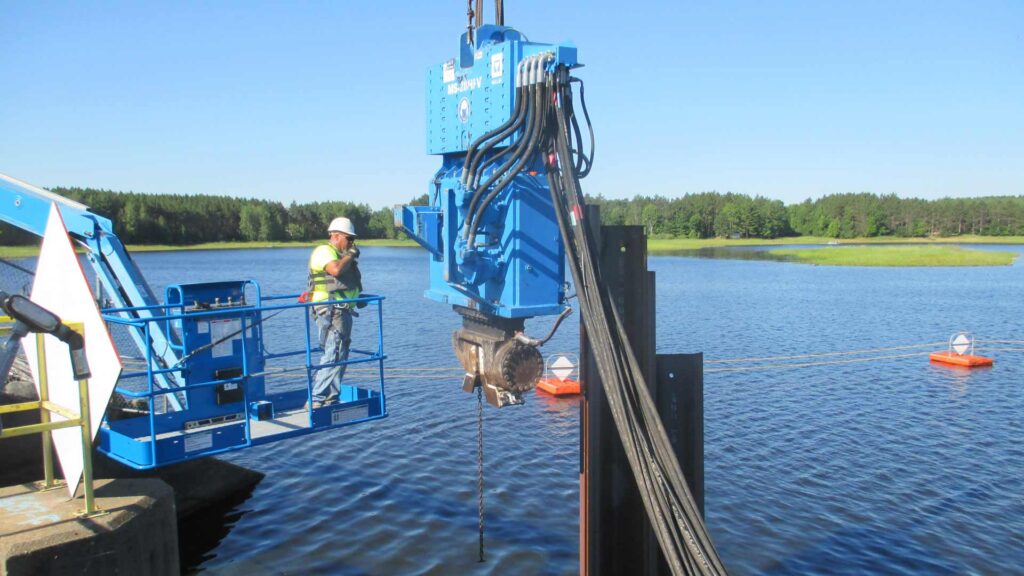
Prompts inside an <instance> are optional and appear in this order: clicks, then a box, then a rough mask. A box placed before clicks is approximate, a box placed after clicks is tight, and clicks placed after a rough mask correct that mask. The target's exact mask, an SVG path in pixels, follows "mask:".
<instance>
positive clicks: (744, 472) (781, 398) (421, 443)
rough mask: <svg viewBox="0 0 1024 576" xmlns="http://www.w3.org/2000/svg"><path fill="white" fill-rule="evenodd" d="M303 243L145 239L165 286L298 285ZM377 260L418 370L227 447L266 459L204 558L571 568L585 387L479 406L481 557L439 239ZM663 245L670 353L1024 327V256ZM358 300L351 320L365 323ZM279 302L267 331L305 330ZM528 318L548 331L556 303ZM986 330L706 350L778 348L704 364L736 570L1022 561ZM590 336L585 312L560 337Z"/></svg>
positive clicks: (1004, 387) (710, 462)
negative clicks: (969, 349) (885, 259)
mask: <svg viewBox="0 0 1024 576" xmlns="http://www.w3.org/2000/svg"><path fill="white" fill-rule="evenodd" d="M1002 248H1003V249H1009V250H1014V251H1018V252H1020V251H1021V250H1024V248H1021V247H1002ZM306 257H307V251H306V250H290V249H288V250H283V249H282V250H245V251H231V252H179V253H143V254H139V255H137V256H136V260H137V262H138V264H139V265H140V267H141V268H142V269H143V271H144V272H145V274H146V276H147V278H148V279H149V281H150V282H151V284H152V285H153V286H154V288H155V289H157V290H159V291H160V292H161V293H162V289H163V286H164V285H166V284H168V283H177V282H200V281H213V280H226V279H243V278H253V279H256V280H258V281H259V282H260V283H261V284H262V286H263V290H264V293H292V292H298V291H300V290H302V289H303V285H304V283H305V263H306ZM361 261H362V268H363V271H364V282H365V284H366V287H367V290H369V291H372V292H376V293H380V294H384V295H386V296H387V297H388V300H387V302H386V304H385V316H384V322H385V343H386V347H387V351H388V354H389V356H390V360H389V366H390V367H393V368H403V369H415V370H407V371H402V372H397V374H399V375H395V376H392V377H391V378H390V379H389V380H388V382H387V387H388V393H389V402H390V413H391V416H390V417H389V418H386V419H384V420H381V421H377V422H373V423H368V424H362V425H357V426H354V427H349V428H344V429H340V430H335V431H331V432H325V433H320V434H316V435H313V436H309V437H305V438H298V439H293V440H286V441H282V442H278V443H276V444H274V445H271V446H268V447H262V448H257V449H252V450H248V451H243V452H240V453H235V454H232V455H230V456H228V457H227V459H229V460H231V461H233V462H236V463H238V464H241V465H244V466H247V467H250V468H254V469H256V470H259V471H261V472H264V473H266V475H267V476H266V479H265V480H264V481H263V482H262V483H261V484H260V485H259V486H258V487H257V488H256V490H255V491H254V493H253V494H252V496H251V497H250V498H249V499H248V500H246V501H245V502H243V503H241V504H239V505H238V506H236V507H235V508H234V509H232V510H230V511H228V512H227V513H226V514H225V515H224V516H223V517H222V518H215V519H214V520H212V522H213V523H214V524H218V523H219V525H218V526H216V527H215V528H217V529H218V530H219V533H218V537H219V538H221V539H220V540H219V542H216V543H210V542H202V546H203V547H204V548H203V549H202V550H200V552H201V554H193V555H192V557H191V558H189V562H191V563H193V564H194V565H193V567H192V568H193V569H197V570H202V571H208V572H211V573H225V574H247V575H256V574H280V573H288V574H292V573H294V574H306V573H337V574H390V573H401V574H407V573H408V574H412V573H424V574H453V573H454V574H461V573H498V574H534V573H564V574H571V573H576V572H577V570H578V560H579V559H578V551H577V542H578V540H577V538H578V528H579V520H578V515H579V503H578V498H579V490H578V458H579V447H578V441H579V440H578V425H579V420H578V405H577V402H576V401H574V400H553V399H551V398H548V397H544V396H540V395H530V396H529V397H528V401H527V404H526V405H525V406H522V407H518V408H507V409H503V410H500V411H499V410H494V409H491V408H489V407H488V409H487V410H486V413H485V418H486V421H485V435H486V451H487V458H486V475H487V476H486V478H487V480H486V482H487V484H486V486H487V487H486V499H487V516H486V530H487V562H486V563H484V564H478V563H477V562H476V559H477V514H476V461H475V454H476V399H475V397H474V396H471V395H469V394H465V393H463V392H462V391H461V390H460V383H459V382H458V381H456V380H454V379H450V378H449V377H448V376H446V375H445V374H444V373H439V372H437V371H431V370H428V369H433V370H436V369H438V368H455V367H457V363H456V360H455V359H454V357H453V354H452V352H451V349H450V341H451V340H450V339H451V332H452V330H454V329H455V328H456V327H457V325H458V317H457V315H456V314H454V313H453V312H452V311H451V309H450V308H449V307H448V306H445V305H441V304H437V303H434V302H431V301H427V300H425V299H423V298H422V297H421V294H422V292H423V289H424V288H425V283H426V271H427V267H426V257H425V256H424V254H423V252H421V251H419V250H413V249H387V248H373V247H370V248H365V249H364V250H363V257H362V260H361ZM650 267H651V268H652V269H653V270H655V271H656V272H657V286H658V289H657V298H658V302H657V305H658V318H657V333H658V349H659V352H662V353H669V352H690V351H703V352H704V353H705V359H706V360H708V361H713V360H723V359H738V358H751V357H769V356H791V355H793V356H795V355H806V354H828V353H834V352H843V351H852V350H862V349H876V348H888V347H900V346H908V345H916V344H922V343H928V342H938V341H945V340H946V339H947V338H948V337H949V335H950V334H951V333H953V332H954V331H957V330H969V331H971V332H973V333H974V334H975V335H976V336H977V337H978V338H984V339H1000V340H1017V341H1024V330H1022V322H1024V263H1022V262H1020V261H1018V262H1017V263H1016V264H1015V265H1014V266H1011V267H999V268H971V269H948V268H928V269H922V268H915V269H893V268H837V267H821V266H805V265H798V264H788V263H778V262H767V261H757V260H750V261H744V260H714V259H703V258H687V257H657V258H652V259H651V260H650ZM576 317H577V316H574V317H573V318H576ZM363 320H365V322H364V324H365V325H364V326H363V327H361V328H360V327H358V325H357V335H356V337H357V338H359V337H360V334H368V333H372V330H371V329H370V326H369V324H372V322H371V321H370V320H368V319H365V318H361V319H360V320H359V321H357V323H358V322H360V321H363ZM273 322H274V321H273V320H270V321H268V322H267V330H268V332H269V331H272V330H276V331H278V332H280V333H288V332H289V331H291V332H292V333H293V332H294V330H295V328H296V327H294V326H288V325H280V326H278V327H277V328H275V327H274V326H273ZM532 322H533V323H528V325H527V326H528V328H532V332H535V333H541V332H543V331H546V328H547V327H548V325H549V322H548V321H547V320H542V321H532ZM359 330H362V332H359ZM299 337H301V335H299ZM990 346H993V347H1001V348H1016V349H1018V350H993V351H991V352H990V355H992V356H994V357H995V359H996V366H995V368H993V369H987V370H986V369H983V370H977V371H972V372H966V371H960V370H953V369H948V368H943V367H939V366H935V365H930V364H929V363H928V361H927V357H926V356H925V355H920V354H918V355H915V356H914V357H902V358H882V359H879V360H877V361H874V362H847V361H848V360H850V359H853V358H860V357H863V356H864V355H861V356H821V357H816V358H800V359H791V360H783V361H775V362H769V363H771V364H773V365H776V364H808V363H814V362H830V363H828V364H818V365H814V366H804V367H782V368H778V367H776V368H762V369H756V370H749V371H733V372H729V371H714V370H720V369H722V368H729V367H743V366H751V365H758V364H764V363H763V362H762V363H758V362H754V363H749V362H748V363H736V364H732V363H712V362H709V363H708V364H707V366H706V368H707V370H708V372H707V374H706V375H705V431H706V448H705V449H706V491H707V494H706V509H707V522H708V525H709V527H710V530H711V534H712V536H713V537H714V539H715V542H716V544H717V546H718V548H719V551H720V552H721V554H722V556H723V558H724V559H725V562H726V564H727V566H728V567H729V568H730V571H731V572H732V573H734V574H807V573H836V574H864V573H891V574H967V573H979V574H1007V573H1018V574H1019V573H1024V568H1022V566H1024V389H1022V386H1021V383H1022V381H1024V343H1017V344H1014V343H1003V344H990ZM577 349H578V329H577V326H576V322H572V321H570V322H566V325H565V326H563V327H562V329H561V331H560V333H559V334H558V335H557V336H556V337H555V339H554V340H553V341H552V342H550V343H549V344H548V345H547V346H546V350H547V351H548V352H557V351H561V350H569V351H576V350H577ZM928 349H929V348H917V349H899V350H895V351H879V352H875V353H869V354H867V356H871V357H875V356H900V355H903V354H906V353H908V352H909V353H916V352H926V351H927V350H928ZM216 531H217V530H215V532H216ZM186 536H188V535H186Z"/></svg>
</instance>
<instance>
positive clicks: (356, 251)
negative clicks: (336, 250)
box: [345, 246, 359, 258]
mask: <svg viewBox="0 0 1024 576" xmlns="http://www.w3.org/2000/svg"><path fill="white" fill-rule="evenodd" d="M345 253H346V254H351V255H352V257H353V258H359V248H356V247H355V246H349V249H348V250H345Z"/></svg>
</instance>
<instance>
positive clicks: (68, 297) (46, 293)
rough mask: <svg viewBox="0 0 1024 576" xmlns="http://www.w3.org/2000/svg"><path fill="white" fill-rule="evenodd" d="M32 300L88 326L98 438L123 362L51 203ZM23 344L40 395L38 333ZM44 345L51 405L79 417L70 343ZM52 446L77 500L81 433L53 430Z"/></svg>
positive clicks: (92, 406) (46, 340) (92, 413)
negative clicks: (53, 404) (58, 406)
mask: <svg viewBox="0 0 1024 576" xmlns="http://www.w3.org/2000/svg"><path fill="white" fill-rule="evenodd" d="M31 300H32V301H33V302H35V303H36V304H39V305H40V306H42V307H43V308H46V309H48V310H49V311H51V312H53V313H54V314H56V315H57V316H60V318H61V320H63V321H66V322H81V323H83V324H84V325H85V355H86V358H88V360H89V369H90V370H91V371H92V378H90V379H89V415H90V419H91V421H90V424H91V428H92V430H91V433H92V436H91V437H92V438H95V437H96V433H97V431H99V429H100V422H101V421H102V420H103V413H104V412H105V411H106V409H107V402H109V401H110V395H111V393H112V392H113V391H114V386H115V385H116V384H117V379H118V377H120V375H121V368H122V366H121V358H120V357H119V356H118V354H117V349H116V348H114V342H113V340H111V338H110V332H108V331H107V327H106V324H105V323H104V322H103V317H102V316H101V315H100V312H99V309H97V308H96V302H95V301H94V300H93V295H92V291H91V290H89V282H88V281H87V280H86V278H85V272H83V271H82V266H81V264H79V262H78V257H77V256H76V255H75V250H74V248H73V247H72V246H71V240H70V239H68V231H67V228H66V227H65V226H64V220H63V219H62V218H61V216H60V211H59V210H58V209H57V205H56V204H52V205H51V207H50V216H49V219H48V220H47V222H46V235H45V236H43V246H42V248H41V249H40V250H39V263H38V264H37V265H36V274H35V282H34V283H33V284H32V297H31ZM22 343H23V344H24V346H25V356H26V358H27V359H28V363H29V366H30V367H31V369H32V378H33V380H34V381H35V385H36V392H37V393H38V392H39V357H38V350H37V346H36V337H35V334H29V335H28V336H26V337H25V339H24V340H22ZM43 347H44V349H45V351H46V380H47V388H48V390H49V398H50V401H51V402H54V403H56V404H58V405H60V406H63V407H65V408H68V409H70V410H71V411H72V412H74V413H75V414H78V411H79V398H78V381H77V380H75V378H74V376H73V373H72V371H71V357H70V355H69V352H68V347H67V344H64V343H63V342H61V341H60V340H57V338H55V337H53V336H50V335H46V336H44V337H43ZM51 419H52V420H53V421H54V422H56V421H60V420H65V418H63V417H61V416H59V415H57V414H52V415H51ZM53 444H54V447H55V448H56V449H57V457H58V458H59V459H60V466H61V468H62V469H63V470H64V478H65V479H66V480H67V483H68V492H70V494H71V497H72V498H73V497H74V495H75V489H76V488H77V487H78V482H79V480H80V479H81V477H82V466H83V463H82V433H81V429H79V428H77V427H73V428H61V429H60V430H54V431H53Z"/></svg>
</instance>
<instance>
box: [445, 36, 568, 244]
mask: <svg viewBox="0 0 1024 576" xmlns="http://www.w3.org/2000/svg"><path fill="white" fill-rule="evenodd" d="M550 58H551V56H550V55H545V56H544V57H542V58H538V60H537V63H536V68H537V69H536V70H535V71H534V76H533V78H534V79H535V81H534V85H535V86H536V90H535V91H534V102H533V115H532V118H531V119H530V123H529V127H528V128H527V133H526V134H525V135H524V136H523V138H522V140H525V143H524V144H523V145H521V146H519V147H518V148H517V149H516V150H515V151H514V152H513V153H512V154H511V155H510V157H509V159H508V160H507V161H506V162H505V164H503V165H502V167H501V168H499V169H498V170H495V171H494V172H492V173H491V176H490V177H489V178H488V179H487V181H486V182H485V183H484V184H483V185H481V186H480V188H479V189H478V190H477V192H478V193H479V192H482V191H485V190H487V188H488V187H489V186H490V185H491V184H492V183H493V182H494V181H495V180H496V179H497V178H498V177H499V176H502V175H504V176H503V177H502V180H501V181H500V182H499V183H498V184H497V185H496V186H495V187H494V189H493V190H491V192H489V193H488V194H487V196H486V197H485V198H484V199H483V201H482V202H481V203H480V205H479V206H478V207H477V208H476V210H475V211H474V212H472V217H470V216H469V215H470V212H467V219H469V226H468V228H466V236H465V238H466V241H467V244H468V247H469V248H472V247H473V245H474V242H475V237H476V231H477V229H478V228H479V227H480V220H481V219H482V218H483V215H484V212H485V211H486V210H487V208H488V206H490V204H491V202H492V201H493V200H494V199H495V198H496V197H497V196H498V194H500V193H501V191H502V190H504V189H505V187H507V186H508V184H509V183H510V182H512V180H513V179H514V178H515V177H516V176H517V175H518V174H519V173H520V172H521V171H522V169H523V167H524V166H526V165H527V164H528V163H529V162H530V160H531V159H532V157H533V155H534V154H535V152H536V151H537V148H538V145H539V143H540V142H541V137H542V135H543V131H544V128H545V126H546V125H547V124H548V122H547V116H548V113H547V112H548V109H549V107H550V101H551V94H552V92H551V86H550V82H543V80H544V79H545V77H547V76H548V75H546V74H545V73H544V65H545V63H546V62H547V61H548V60H550ZM510 165H511V166H510Z"/></svg>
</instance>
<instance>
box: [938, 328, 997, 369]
mask: <svg viewBox="0 0 1024 576" xmlns="http://www.w3.org/2000/svg"><path fill="white" fill-rule="evenodd" d="M928 359H929V360H931V361H932V362H940V363H942V364H952V365H953V366H963V367H965V368H978V367H979V366H991V365H992V359H991V358H986V357H985V356H976V355H975V354H974V336H972V335H971V333H970V332H958V333H956V334H953V335H952V336H950V337H949V349H948V350H946V351H945V352H932V353H931V354H929V355H928Z"/></svg>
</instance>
